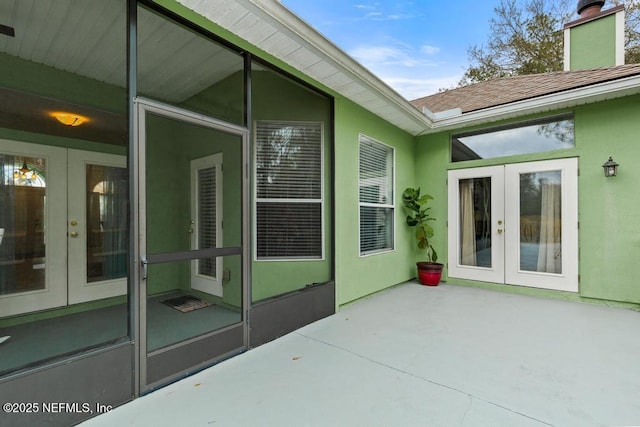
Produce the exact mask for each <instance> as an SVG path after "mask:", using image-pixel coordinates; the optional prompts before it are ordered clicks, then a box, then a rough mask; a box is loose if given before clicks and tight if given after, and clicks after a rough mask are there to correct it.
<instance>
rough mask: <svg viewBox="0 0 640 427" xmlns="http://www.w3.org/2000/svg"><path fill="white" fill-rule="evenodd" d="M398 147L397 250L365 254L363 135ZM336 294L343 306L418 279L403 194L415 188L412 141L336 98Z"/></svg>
mask: <svg viewBox="0 0 640 427" xmlns="http://www.w3.org/2000/svg"><path fill="white" fill-rule="evenodd" d="M360 133H362V134H365V135H367V136H368V137H371V138H373V139H375V140H377V141H380V142H382V143H384V144H387V145H389V146H392V147H394V148H395V194H394V197H395V210H396V215H395V223H394V227H395V231H396V233H395V237H396V241H395V249H394V250H393V251H391V252H387V253H379V254H374V255H369V256H365V257H361V256H360V248H359V246H358V242H359V232H360V231H359V221H358V217H359V208H358V154H359V153H358V135H359V134H360ZM335 158H336V160H335V175H336V178H335V179H336V183H337V184H336V189H335V199H336V292H337V298H336V300H337V304H338V305H342V304H346V303H348V302H351V301H354V300H356V299H358V298H361V297H363V296H366V295H368V294H371V293H374V292H376V291H379V290H381V289H384V288H388V287H389V286H392V285H395V284H398V283H402V282H404V281H407V280H409V279H411V278H413V277H415V264H414V260H415V251H414V240H413V230H412V229H410V228H409V227H407V226H406V224H405V219H404V218H405V216H406V213H405V212H404V211H403V208H402V192H403V190H404V189H405V188H406V187H409V186H413V185H414V182H415V174H414V171H415V169H414V141H413V137H412V136H411V135H409V134H407V133H405V132H403V131H401V130H399V129H398V128H396V127H394V126H392V125H390V124H388V123H387V122H385V121H384V120H382V119H380V118H379V117H377V116H375V115H373V114H371V113H369V112H368V111H366V110H364V109H363V108H361V107H359V106H357V105H355V104H354V103H352V102H351V101H348V100H346V99H344V98H338V99H337V100H336V154H335Z"/></svg>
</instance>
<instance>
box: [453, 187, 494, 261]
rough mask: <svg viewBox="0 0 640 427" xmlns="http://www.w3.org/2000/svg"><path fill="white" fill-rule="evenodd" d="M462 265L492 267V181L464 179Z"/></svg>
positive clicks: (461, 214) (461, 224) (461, 226)
mask: <svg viewBox="0 0 640 427" xmlns="http://www.w3.org/2000/svg"><path fill="white" fill-rule="evenodd" d="M459 186H460V242H459V243H460V264H461V265H468V266H475V267H491V250H492V248H491V243H492V242H491V178H489V177H484V178H470V179H461V180H460V181H459Z"/></svg>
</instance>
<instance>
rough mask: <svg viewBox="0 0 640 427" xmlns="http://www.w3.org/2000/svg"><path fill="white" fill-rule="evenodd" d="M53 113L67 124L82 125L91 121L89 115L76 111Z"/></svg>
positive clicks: (61, 121)
mask: <svg viewBox="0 0 640 427" xmlns="http://www.w3.org/2000/svg"><path fill="white" fill-rule="evenodd" d="M51 115H52V116H53V117H55V118H56V119H57V120H58V121H59V122H60V123H62V124H63V125H65V126H80V125H81V124H83V123H86V122H88V121H89V119H88V118H87V117H85V116H81V115H80V114H75V113H64V112H54V113H51Z"/></svg>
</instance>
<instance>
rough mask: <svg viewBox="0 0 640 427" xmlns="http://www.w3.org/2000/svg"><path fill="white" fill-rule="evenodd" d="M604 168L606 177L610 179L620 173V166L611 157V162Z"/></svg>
mask: <svg viewBox="0 0 640 427" xmlns="http://www.w3.org/2000/svg"><path fill="white" fill-rule="evenodd" d="M602 167H603V168H604V176H606V177H607V178H609V177H610V176H616V174H617V173H618V164H617V163H616V162H614V161H613V157H611V156H609V160H607V161H606V162H605V164H604V165H602Z"/></svg>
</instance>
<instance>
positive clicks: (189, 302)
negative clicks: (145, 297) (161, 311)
mask: <svg viewBox="0 0 640 427" xmlns="http://www.w3.org/2000/svg"><path fill="white" fill-rule="evenodd" d="M162 303H163V304H166V305H168V306H169V307H171V308H175V309H176V310H178V311H181V312H183V313H188V312H190V311H194V310H198V309H200V308H205V307H210V306H212V305H214V304H213V303H210V302H209V301H204V300H201V299H200V298H196V297H193V296H191V295H183V296H181V297H175V298H169V299H166V300H164V301H162Z"/></svg>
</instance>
